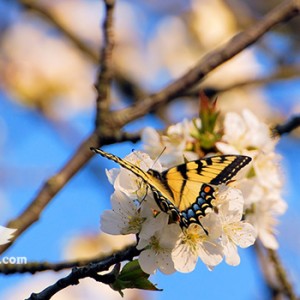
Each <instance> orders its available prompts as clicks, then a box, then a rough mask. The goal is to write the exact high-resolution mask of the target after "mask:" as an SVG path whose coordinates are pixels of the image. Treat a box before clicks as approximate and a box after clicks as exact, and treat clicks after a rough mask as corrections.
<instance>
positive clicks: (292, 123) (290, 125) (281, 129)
mask: <svg viewBox="0 0 300 300" xmlns="http://www.w3.org/2000/svg"><path fill="white" fill-rule="evenodd" d="M299 126H300V115H297V116H294V117H292V118H290V119H289V120H287V121H286V122H285V123H284V124H280V125H276V126H275V127H274V129H273V132H274V134H277V135H283V134H286V133H290V132H291V131H292V130H294V129H296V128H297V127H299Z"/></svg>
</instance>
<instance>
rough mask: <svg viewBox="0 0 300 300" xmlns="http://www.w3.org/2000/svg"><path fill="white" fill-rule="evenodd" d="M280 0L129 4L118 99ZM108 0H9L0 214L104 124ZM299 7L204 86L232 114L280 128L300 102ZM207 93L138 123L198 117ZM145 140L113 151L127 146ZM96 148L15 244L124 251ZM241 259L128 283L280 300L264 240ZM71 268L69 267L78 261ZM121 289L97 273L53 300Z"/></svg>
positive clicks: (291, 163) (38, 285) (2, 44)
mask: <svg viewBox="0 0 300 300" xmlns="http://www.w3.org/2000/svg"><path fill="white" fill-rule="evenodd" d="M278 2H279V1H272V0H268V1H258V0H255V1H253V0H251V1H250V0H248V1H237V0H236V1H234V0H226V1H225V0H224V1H221V0H188V1H180V0H169V1H168V0H166V1H157V0H148V1H147V0H140V1H125V0H120V1H117V5H116V12H115V40H116V45H115V50H114V67H115V72H116V80H115V81H114V85H113V94H112V108H113V109H120V108H124V107H126V106H129V105H131V104H132V103H134V102H135V101H136V100H137V99H138V98H140V97H142V95H144V94H146V93H149V92H154V91H157V90H158V89H160V88H162V87H164V86H165V85H166V84H167V83H169V82H171V81H172V79H175V78H178V77H179V76H180V75H182V74H183V73H184V72H185V71H187V70H188V69H189V68H190V67H192V66H193V65H194V64H195V63H196V62H197V61H198V60H199V59H200V58H201V57H202V56H203V55H204V54H205V53H207V52H209V51H211V50H213V49H215V48H216V47H217V46H219V45H221V44H222V43H224V42H226V41H227V40H228V39H229V38H230V37H232V36H233V35H234V34H235V33H237V32H238V31H241V30H243V29H245V28H246V27H247V26H249V25H250V24H254V23H255V22H256V21H257V20H259V19H261V18H262V17H263V16H264V15H265V14H266V13H267V12H268V11H270V10H271V9H272V8H273V7H275V5H276V4H277V3H278ZM103 8H104V7H103V5H102V3H101V1H96V0H52V1H50V0H41V1H30V0H22V1H21V0H20V1H15V0H13V1H4V0H0V208H1V209H0V224H1V225H4V224H5V223H6V222H7V221H9V220H10V219H12V218H14V217H16V216H18V215H19V214H20V213H21V212H22V211H23V210H24V208H26V207H27V205H28V204H29V203H30V201H31V200H32V199H33V197H34V196H35V195H36V194H37V192H38V190H39V188H40V187H41V186H42V184H43V182H44V181H45V180H47V179H48V178H49V177H50V176H52V175H54V174H55V173H56V172H57V171H59V169H60V168H61V167H62V166H63V165H64V164H65V163H66V161H67V160H68V159H69V158H70V157H71V155H72V153H74V151H75V149H76V148H77V147H78V146H79V145H80V143H81V142H82V141H83V140H84V139H85V138H86V137H87V136H88V134H89V133H91V132H92V130H93V128H94V122H95V121H94V119H95V99H96V92H95V90H94V88H93V84H94V83H95V81H96V74H97V68H98V64H97V62H98V54H99V52H100V48H101V44H102V33H101V26H102V25H101V24H102V21H103V14H104V10H103ZM299 28H300V18H298V19H297V18H296V19H294V20H292V21H290V22H288V23H286V24H281V25H279V26H277V27H276V29H274V30H272V31H271V32H269V33H268V34H266V35H265V36H264V37H263V38H262V39H261V40H260V41H259V42H258V43H256V44H255V45H254V46H251V47H250V48H248V49H246V50H245V51H243V52H242V53H241V54H239V55H237V56H236V57H235V58H234V59H232V60H231V61H229V62H227V63H225V64H224V65H222V66H221V67H220V68H218V69H217V70H215V71H213V72H212V73H211V74H210V75H209V76H208V77H207V78H206V79H205V81H204V82H203V83H201V86H200V88H201V89H204V90H205V91H206V92H207V93H208V94H209V95H210V96H218V107H219V108H220V110H221V111H222V113H225V112H226V111H238V112H240V111H241V110H242V109H243V108H249V109H250V110H252V111H253V112H254V113H255V114H256V115H257V116H258V117H259V118H261V119H262V120H264V121H265V122H267V123H268V124H270V126H271V125H274V124H278V123H281V122H284V121H285V120H287V119H289V118H290V117H292V116H293V115H295V114H299V113H300V78H299V75H300V51H299V50H300V39H299ZM198 104H199V101H198V97H197V90H195V92H194V93H191V94H189V95H188V94H187V95H184V96H182V97H181V98H178V99H177V100H176V101H173V102H172V103H171V104H169V105H166V106H164V107H162V108H160V110H159V111H157V113H155V114H154V113H153V114H149V115H147V116H145V117H144V118H141V119H139V120H137V121H135V122H133V123H131V124H129V125H128V126H127V127H126V128H127V130H128V131H132V132H135V131H137V130H139V129H142V128H144V127H145V126H153V127H155V128H158V129H164V128H165V127H166V126H167V125H170V124H172V123H174V122H178V121H181V120H182V119H183V118H191V117H194V116H195V115H196V114H197V112H198ZM299 137H300V135H299V130H298V131H297V130H296V131H294V132H293V133H291V134H289V135H287V136H283V137H281V139H280V142H279V144H278V147H277V150H278V152H279V153H280V154H281V155H282V172H283V174H284V190H283V194H284V197H285V199H286V201H287V203H288V206H289V209H288V211H287V213H286V214H285V215H284V216H283V217H281V219H280V224H279V226H278V239H279V242H280V249H279V255H280V257H281V259H282V261H283V264H284V265H285V267H286V269H287V271H288V275H289V278H290V279H291V282H292V283H293V284H294V285H295V290H296V292H297V293H298V294H300V285H299V282H300V254H299V253H300V239H299V233H298V231H299V230H298V229H299V227H300V219H299V216H300V204H299V203H300V199H299V184H300V179H299V178H300V173H299V172H300V171H299V170H300V159H299V154H300V150H299V149H300V139H299ZM139 146H140V144H139V143H137V144H134V145H133V144H131V143H129V142H128V143H123V144H120V145H112V146H109V147H106V148H105V150H107V151H109V152H112V153H115V154H117V155H119V156H121V157H122V156H125V155H126V154H128V153H129V152H130V151H131V149H132V148H134V149H138V148H139ZM111 167H115V165H114V164H113V163H111V162H109V161H106V160H104V159H101V158H100V157H95V158H93V159H92V161H90V163H89V164H88V165H86V166H85V167H84V168H83V169H82V170H81V171H80V172H79V173H78V174H77V175H76V176H75V177H74V178H73V179H72V180H71V181H70V182H69V183H68V184H67V185H66V186H65V187H64V189H63V190H62V191H61V192H60V193H59V194H58V195H57V196H56V197H55V198H54V200H53V201H52V202H51V203H50V205H49V206H48V207H47V208H46V209H45V210H44V212H43V214H42V216H41V219H40V220H39V221H38V222H37V223H35V224H34V225H33V226H31V227H30V229H29V230H27V231H26V232H25V233H24V234H23V235H22V236H21V237H20V238H19V239H18V241H17V242H16V243H15V244H14V245H13V246H12V247H11V248H10V249H9V250H8V251H7V252H6V253H5V255H6V256H26V257H27V258H28V261H49V262H58V261H61V260H65V259H73V258H81V257H89V256H94V255H96V254H98V253H99V252H104V253H109V252H110V251H112V249H120V248H122V247H123V246H124V245H126V243H129V242H130V238H129V239H127V238H123V237H113V238H111V237H108V236H99V233H100V230H99V217H100V214H101V213H102V212H103V210H104V209H108V208H110V203H109V197H110V194H111V192H112V187H111V186H110V185H109V183H108V181H107V179H106V176H105V171H104V170H105V168H111ZM240 255H241V264H240V266H238V267H231V266H228V265H225V264H224V263H223V264H221V265H219V266H217V267H216V268H215V270H214V271H212V272H210V271H208V270H207V269H206V267H205V266H204V265H203V264H201V263H199V264H198V266H197V269H196V270H195V271H194V272H193V273H191V274H180V273H176V274H173V275H171V276H166V275H163V274H160V273H158V274H156V275H154V276H152V277H151V279H152V282H154V283H157V284H158V287H159V288H163V289H164V291H163V292H140V291H135V290H128V291H125V296H126V297H125V298H126V299H161V300H163V299H171V298H172V299H182V298H184V299H187V298H196V299H220V298H222V299H268V298H269V297H270V295H269V292H268V289H267V287H266V285H265V283H264V280H263V276H262V274H261V270H260V266H259V263H258V261H257V258H256V255H255V251H254V250H253V249H247V250H241V251H240ZM67 273H68V271H67ZM67 273H65V272H59V273H54V272H43V273H39V274H36V275H34V276H32V275H30V274H20V275H10V276H5V275H2V274H0V299H4V300H6V299H14V300H15V299H23V298H25V297H28V296H29V295H30V294H31V292H38V291H40V290H42V289H43V288H45V287H47V286H48V285H50V284H52V283H54V282H55V281H56V280H57V279H59V278H61V277H63V276H64V275H65V274H67ZM101 298H102V299H120V296H119V294H118V293H116V292H114V291H112V290H110V289H109V288H108V287H106V286H104V285H101V284H97V283H96V282H93V281H92V280H89V279H85V280H83V281H82V282H81V284H80V285H78V286H76V287H71V288H68V289H66V290H64V291H63V292H62V293H59V294H57V296H55V297H54V298H53V299H78V300H81V299H88V300H89V299H101Z"/></svg>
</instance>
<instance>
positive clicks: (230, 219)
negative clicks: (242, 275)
mask: <svg viewBox="0 0 300 300" xmlns="http://www.w3.org/2000/svg"><path fill="white" fill-rule="evenodd" d="M220 197H222V198H223V201H222V202H221V203H222V204H221V205H220V206H219V207H218V216H219V220H220V222H221V224H222V245H223V247H224V255H225V260H226V263H227V264H229V265H232V266H236V265H238V264H239V263H240V257H239V255H238V249H237V246H239V247H241V248H246V247H249V246H251V245H253V244H254V242H255V239H256V231H255V229H254V227H253V226H252V225H251V224H250V223H248V222H246V221H242V217H243V204H244V199H243V196H242V193H241V192H240V191H239V190H237V189H233V188H228V189H227V190H224V191H223V192H222V195H221V196H220ZM224 198H226V200H227V201H225V200H224Z"/></svg>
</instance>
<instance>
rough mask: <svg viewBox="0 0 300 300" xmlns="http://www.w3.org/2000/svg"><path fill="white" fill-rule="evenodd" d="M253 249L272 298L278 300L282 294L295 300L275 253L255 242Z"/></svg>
mask: <svg viewBox="0 0 300 300" xmlns="http://www.w3.org/2000/svg"><path fill="white" fill-rule="evenodd" d="M254 247H255V252H256V254H257V257H258V259H259V262H260V267H261V271H262V274H263V277H264V280H265V283H266V285H267V287H268V289H269V291H270V292H271V295H272V298H273V299H278V297H279V296H280V295H282V294H284V295H286V296H287V297H289V299H290V300H296V299H297V297H296V294H295V292H294V290H293V287H292V285H291V283H290V282H289V280H288V278H287V274H286V272H285V270H284V268H283V266H282V264H281V262H280V259H279V257H278V255H277V253H276V251H274V250H271V249H266V248H264V247H263V245H262V244H261V243H259V242H255V244H254ZM270 262H272V264H270ZM274 275H275V276H274Z"/></svg>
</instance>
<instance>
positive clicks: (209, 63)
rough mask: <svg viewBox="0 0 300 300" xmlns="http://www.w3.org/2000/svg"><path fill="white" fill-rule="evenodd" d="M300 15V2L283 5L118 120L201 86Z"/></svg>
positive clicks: (292, 0) (131, 117)
mask: <svg viewBox="0 0 300 300" xmlns="http://www.w3.org/2000/svg"><path fill="white" fill-rule="evenodd" d="M299 13H300V1H299V0H289V1H285V2H283V3H281V4H280V5H278V6H277V7H275V8H274V9H273V10H272V11H271V12H269V13H268V14H267V15H266V16H265V17H264V18H263V19H261V20H260V21H259V22H257V23H255V24H253V25H252V26H250V27H249V28H248V29H246V30H244V31H242V32H240V33H238V34H237V35H235V36H234V37H233V38H232V39H230V40H229V41H228V42H227V43H226V44H225V45H224V46H222V47H221V48H219V49H216V50H214V51H212V52H210V53H208V54H207V55H205V56H204V57H203V58H202V59H201V60H200V62H199V63H198V64H196V66H194V67H193V68H192V69H191V70H189V71H188V72H187V73H186V74H184V75H183V76H182V77H180V78H178V79H177V80H175V81H174V82H172V83H171V84H169V85H168V86H167V87H165V88H163V89H162V90H161V91H159V92H157V93H155V94H153V95H151V96H149V97H146V98H145V99H144V100H143V101H141V102H139V103H137V104H136V105H134V106H132V107H129V108H125V109H123V110H121V111H118V112H116V116H115V118H116V119H117V120H118V122H119V124H120V126H123V125H124V124H127V123H129V122H131V121H132V120H135V119H137V118H139V117H141V116H143V115H145V114H146V113H148V112H150V111H153V109H154V108H156V107H157V106H158V105H161V104H164V103H166V102H168V101H170V100H171V99H173V98H174V97H176V96H179V95H180V94H182V93H184V91H186V90H187V89H189V88H191V87H193V86H194V85H195V84H197V83H199V82H200V81H201V80H203V79H204V77H205V76H206V75H207V74H208V73H209V72H211V71H212V70H214V69H216V68H217V67H219V66H220V65H221V64H223V63H224V62H226V61H228V60H229V59H231V58H232V57H234V56H235V55H237V54H238V53H240V52H241V51H242V50H244V49H245V48H247V47H249V46H250V45H252V44H253V43H255V42H256V41H257V40H258V39H259V38H261V37H262V36H263V35H264V34H265V33H266V32H268V31H269V30H270V29H271V28H272V27H274V26H275V25H277V24H279V23H281V22H286V21H288V20H290V19H292V18H293V17H295V16H297V15H298V14H299Z"/></svg>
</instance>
